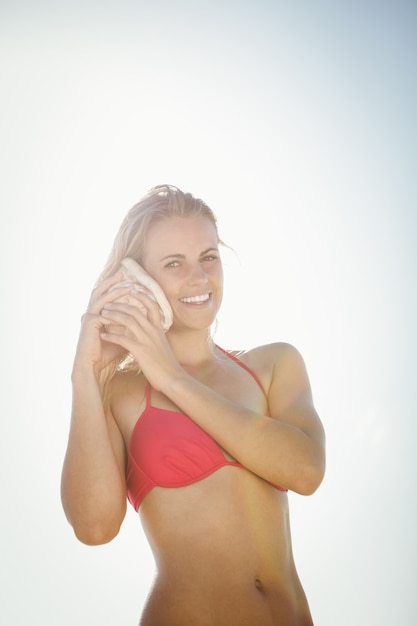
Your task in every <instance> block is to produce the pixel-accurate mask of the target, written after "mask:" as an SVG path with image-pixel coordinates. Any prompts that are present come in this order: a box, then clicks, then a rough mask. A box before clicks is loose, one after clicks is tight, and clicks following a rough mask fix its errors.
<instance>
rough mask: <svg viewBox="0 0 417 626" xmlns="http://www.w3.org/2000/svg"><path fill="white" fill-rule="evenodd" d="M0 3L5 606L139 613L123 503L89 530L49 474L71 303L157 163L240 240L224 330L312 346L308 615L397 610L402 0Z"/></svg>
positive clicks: (404, 601)
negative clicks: (114, 517)
mask: <svg viewBox="0 0 417 626" xmlns="http://www.w3.org/2000/svg"><path fill="white" fill-rule="evenodd" d="M0 29H1V32H0V35H1V36H0V64H1V66H0V71H1V86H2V97H1V104H0V106H1V116H0V130H1V171H2V179H3V180H2V184H1V188H0V198H1V206H2V211H3V228H2V229H1V234H0V237H1V250H0V253H1V255H2V267H3V280H2V286H3V288H2V302H3V312H2V319H3V337H2V339H1V345H2V349H3V358H2V398H3V417H2V420H1V429H2V433H1V437H0V452H1V461H2V465H3V467H2V471H1V477H2V494H3V497H2V503H1V524H2V533H1V537H2V542H1V543H2V546H1V557H0V563H1V566H0V567H1V571H0V575H1V578H2V580H1V589H2V595H3V597H2V600H1V603H0V621H1V622H2V623H4V624H7V625H8V626H21V624H26V623H30V624H36V625H37V624H39V625H42V626H56V625H57V624H59V626H84V625H85V626H87V625H88V626H95V625H100V626H114V625H115V624H120V626H125V625H126V626H129V625H130V624H131V625H132V626H134V625H135V624H137V622H138V619H139V614H140V610H141V607H142V605H143V602H144V599H145V597H146V594H147V591H148V588H149V585H150V583H151V580H152V576H153V562H152V557H151V554H150V551H149V548H148V547H147V545H146V542H145V539H144V537H143V534H142V530H141V528H140V524H139V521H138V520H137V518H136V515H135V514H134V512H133V510H129V512H128V515H127V518H126V521H125V524H124V526H123V528H122V531H121V533H120V535H119V537H118V538H116V539H115V540H114V541H113V542H112V543H111V544H109V545H107V546H103V547H94V548H91V547H86V546H83V545H82V544H80V543H78V542H77V541H76V539H75V538H74V536H73V534H72V531H71V529H70V527H69V525H68V523H67V521H66V519H65V518H64V515H63V512H62V509H61V505H60V500H59V481H60V471H61V465H62V459H63V455H64V451H65V446H66V438H67V432H68V420H69V413H70V380H69V375H70V371H71V364H72V357H73V354H74V349H75V342H76V339H77V335H78V329H79V318H80V316H81V315H82V313H83V312H84V310H85V307H86V302H87V299H88V296H89V292H90V289H91V287H92V285H93V282H94V280H95V278H96V276H97V275H98V273H99V272H100V270H101V267H102V265H103V264H104V262H105V259H106V256H107V254H108V251H109V248H110V245H111V242H112V239H113V236H114V234H115V232H116V229H117V228H118V226H119V223H120V221H121V220H122V218H123V217H124V215H125V213H126V211H127V210H128V209H129V208H130V207H131V206H132V205H133V204H134V203H135V202H136V201H137V200H138V199H139V198H140V197H141V196H142V195H143V194H144V193H145V192H146V191H147V190H148V189H149V188H150V187H151V186H153V185H155V184H158V183H164V182H168V183H172V184H175V185H178V186H180V187H181V188H183V189H184V190H186V191H191V192H193V193H194V194H195V195H197V196H200V197H202V198H204V199H205V200H206V201H207V202H208V203H209V204H210V205H211V207H212V208H213V210H214V211H215V213H216V214H217V216H218V220H219V225H220V232H221V236H222V238H223V239H224V240H225V241H226V242H227V243H228V244H230V245H231V246H232V247H233V248H234V249H235V250H236V252H237V254H238V259H237V258H236V257H234V256H233V255H230V254H227V255H226V257H225V263H226V278H227V286H226V295H225V298H224V305H223V310H222V314H221V316H220V318H219V329H218V332H217V335H216V340H217V341H218V343H220V344H221V345H223V346H224V347H226V348H246V347H251V346H253V345H256V344H260V343H264V342H272V341H288V342H290V343H293V344H294V345H296V346H297V348H298V349H299V350H300V351H301V353H302V354H303V356H304V358H305V360H306V363H307V367H308V370H309V373H310V378H311V382H312V386H313V391H314V397H315V402H316V405H317V408H318V410H319V412H320V414H321V416H322V419H323V422H324V424H325V427H326V430H327V437H328V470H327V476H326V479H325V481H324V483H323V485H322V486H321V488H320V490H319V491H318V492H317V493H316V494H315V495H313V496H312V497H310V498H301V497H299V496H295V495H293V494H291V495H290V499H291V506H292V519H293V540H294V550H295V556H296V561H297V565H298V570H299V574H300V577H301V579H302V581H303V584H304V587H305V590H306V593H307V595H308V598H309V601H310V604H311V609H312V612H313V615H314V617H315V622H316V624H317V626H335V625H337V626H352V624H354V625H355V626H373V625H377V626H392V625H393V624H399V625H401V626H412V624H415V623H416V622H417V606H416V596H415V581H416V580H417V572H416V563H417V554H416V552H417V550H416V545H417V543H416V539H415V528H416V527H417V519H416V506H415V505H416V502H415V500H416V486H415V464H414V463H413V461H412V459H411V455H412V453H414V452H415V437H416V434H417V433H416V430H417V429H416V414H417V403H416V393H415V389H414V388H415V383H414V380H412V372H413V371H414V369H415V368H414V359H413V357H414V354H415V352H414V350H415V347H416V345H415V344H416V331H415V319H416V316H417V311H416V298H415V268H416V263H417V255H416V250H415V247H416V242H415V239H416V236H415V233H416V226H417V223H416V222H417V219H416V195H417V194H416V190H415V185H414V181H415V172H414V170H415V162H416V154H415V145H416V141H415V139H416V137H415V127H414V116H415V104H416V82H415V59H416V43H415V41H416V38H415V29H416V5H415V3H414V2H412V0H409V1H406V0H384V1H382V2H378V3H377V2H371V1H369V0H368V1H366V0H365V1H361V0H349V1H347V0H346V1H344V0H342V1H340V2H333V1H331V0H317V1H316V2H310V1H308V0H295V1H294V2H283V1H281V0H276V1H275V2H272V1H271V2H267V1H263V0H258V1H257V2H254V1H253V2H251V1H249V0H248V1H245V0H241V1H240V2H239V3H238V2H237V1H233V2H232V1H228V0H222V1H221V2H220V1H219V0H212V1H211V2H205V1H198V0H194V1H191V0H188V1H186V0H176V1H175V2H168V1H167V0H165V1H162V0H153V2H142V1H139V0H136V1H133V0H132V1H131V2H129V1H128V0H118V1H117V2H111V1H110V0H109V1H102V2H93V1H92V0H86V1H85V2H76V1H75V0H71V2H69V1H68V2H52V0H51V1H50V2H47V1H46V0H38V2H36V3H34V2H29V1H27V2H24V1H22V0H13V1H12V0H5V1H3V2H2V3H1V5H0ZM413 348H414V350H413ZM413 455H414V454H413Z"/></svg>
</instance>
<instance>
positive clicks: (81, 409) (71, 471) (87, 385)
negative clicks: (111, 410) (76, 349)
mask: <svg viewBox="0 0 417 626" xmlns="http://www.w3.org/2000/svg"><path fill="white" fill-rule="evenodd" d="M72 383H73V406H72V417H71V428H70V435H69V441H68V448H67V453H66V457H65V461H64V466H63V471H62V503H63V507H64V510H65V513H66V515H67V518H68V520H69V522H70V523H71V525H72V526H73V528H74V531H75V533H76V534H77V536H78V537H79V538H80V540H81V541H84V542H85V543H104V542H105V541H108V540H110V539H111V538H112V536H114V535H115V534H116V533H117V531H118V528H119V527H120V524H121V521H122V520H123V518H124V515H125V511H126V488H125V481H124V476H123V474H122V472H121V468H120V464H119V463H118V460H117V457H116V453H115V450H114V447H113V444H112V440H111V437H110V433H109V428H108V424H107V421H106V417H105V414H104V410H103V405H102V399H101V395H100V391H99V387H98V383H97V381H96V377H95V375H94V372H93V370H92V369H91V370H90V369H87V368H86V369H84V370H80V369H79V370H76V371H74V373H73V377H72Z"/></svg>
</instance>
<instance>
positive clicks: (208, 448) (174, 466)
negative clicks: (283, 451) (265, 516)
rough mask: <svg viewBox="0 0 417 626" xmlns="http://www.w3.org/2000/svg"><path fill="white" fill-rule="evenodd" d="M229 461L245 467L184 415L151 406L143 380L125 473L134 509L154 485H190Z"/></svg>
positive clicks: (243, 365)
mask: <svg viewBox="0 0 417 626" xmlns="http://www.w3.org/2000/svg"><path fill="white" fill-rule="evenodd" d="M225 354H227V355H228V356H229V357H230V358H232V359H233V360H234V361H236V363H238V364H239V365H240V366H241V367H243V368H244V369H246V370H247V371H248V372H249V373H250V374H251V376H252V377H253V378H254V379H255V380H256V382H257V383H258V385H259V386H260V388H261V389H262V391H263V393H265V392H264V390H263V388H262V385H261V383H260V380H259V378H258V377H257V376H256V374H255V373H254V372H253V371H252V370H250V369H249V368H248V367H247V365H245V364H244V363H243V362H242V361H240V360H239V359H238V358H237V357H235V356H234V355H232V354H230V353H228V352H227V353H225ZM265 395H266V394H265ZM229 465H230V466H233V467H241V468H243V467H244V466H243V465H242V464H241V463H238V462H237V461H229V460H228V459H227V458H226V457H225V456H224V454H223V452H222V450H221V448H220V447H219V446H218V444H217V443H216V442H215V441H214V439H212V438H211V437H210V436H209V435H208V434H207V433H206V432H205V431H204V430H202V429H201V428H200V426H198V425H197V424H196V423H195V422H193V420H192V419H191V418H189V417H188V416H187V415H184V414H183V413H178V412H176V411H169V410H167V409H159V408H157V407H153V406H152V405H151V387H150V385H149V383H147V384H146V407H145V409H144V411H143V413H142V414H141V415H140V417H139V419H138V421H137V422H136V424H135V427H134V429H133V432H132V436H131V440H130V445H129V453H128V464H127V474H126V481H127V495H128V498H129V502H130V503H131V504H132V506H133V507H134V509H135V510H136V511H137V510H138V509H139V506H140V504H141V502H142V500H143V498H144V497H145V496H146V495H147V494H148V493H149V492H150V491H151V490H152V489H153V488H154V487H157V486H158V487H185V486H187V485H192V484H193V483H196V482H198V481H200V480H203V479H204V478H206V477H207V476H210V474H213V473H214V472H215V471H216V470H218V469H220V468H221V467H226V466H229ZM273 486H274V487H275V488H276V489H280V490H281V491H286V489H283V488H282V487H279V486H278V485H273Z"/></svg>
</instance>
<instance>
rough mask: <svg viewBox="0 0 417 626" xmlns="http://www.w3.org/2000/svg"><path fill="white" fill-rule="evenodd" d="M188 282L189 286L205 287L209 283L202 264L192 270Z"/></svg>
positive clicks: (194, 266)
mask: <svg viewBox="0 0 417 626" xmlns="http://www.w3.org/2000/svg"><path fill="white" fill-rule="evenodd" d="M187 282H188V284H189V285H204V284H206V283H207V274H206V272H205V271H204V268H203V267H202V266H201V265H200V263H198V264H196V265H193V266H192V267H191V268H190V273H189V275H188V281H187Z"/></svg>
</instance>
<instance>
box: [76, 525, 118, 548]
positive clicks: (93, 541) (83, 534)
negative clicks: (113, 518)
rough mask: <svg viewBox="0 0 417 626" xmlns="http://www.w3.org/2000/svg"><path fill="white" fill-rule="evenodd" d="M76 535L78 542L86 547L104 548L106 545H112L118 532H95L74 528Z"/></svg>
mask: <svg viewBox="0 0 417 626" xmlns="http://www.w3.org/2000/svg"><path fill="white" fill-rule="evenodd" d="M74 533H75V536H76V537H77V539H78V541H81V543H84V544H85V545H86V546H102V545H104V544H105V543H110V541H112V540H113V539H114V538H115V537H116V535H117V534H118V531H116V532H109V531H107V532H103V531H101V530H96V531H94V530H91V529H88V530H87V531H85V530H79V529H76V528H74Z"/></svg>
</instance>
